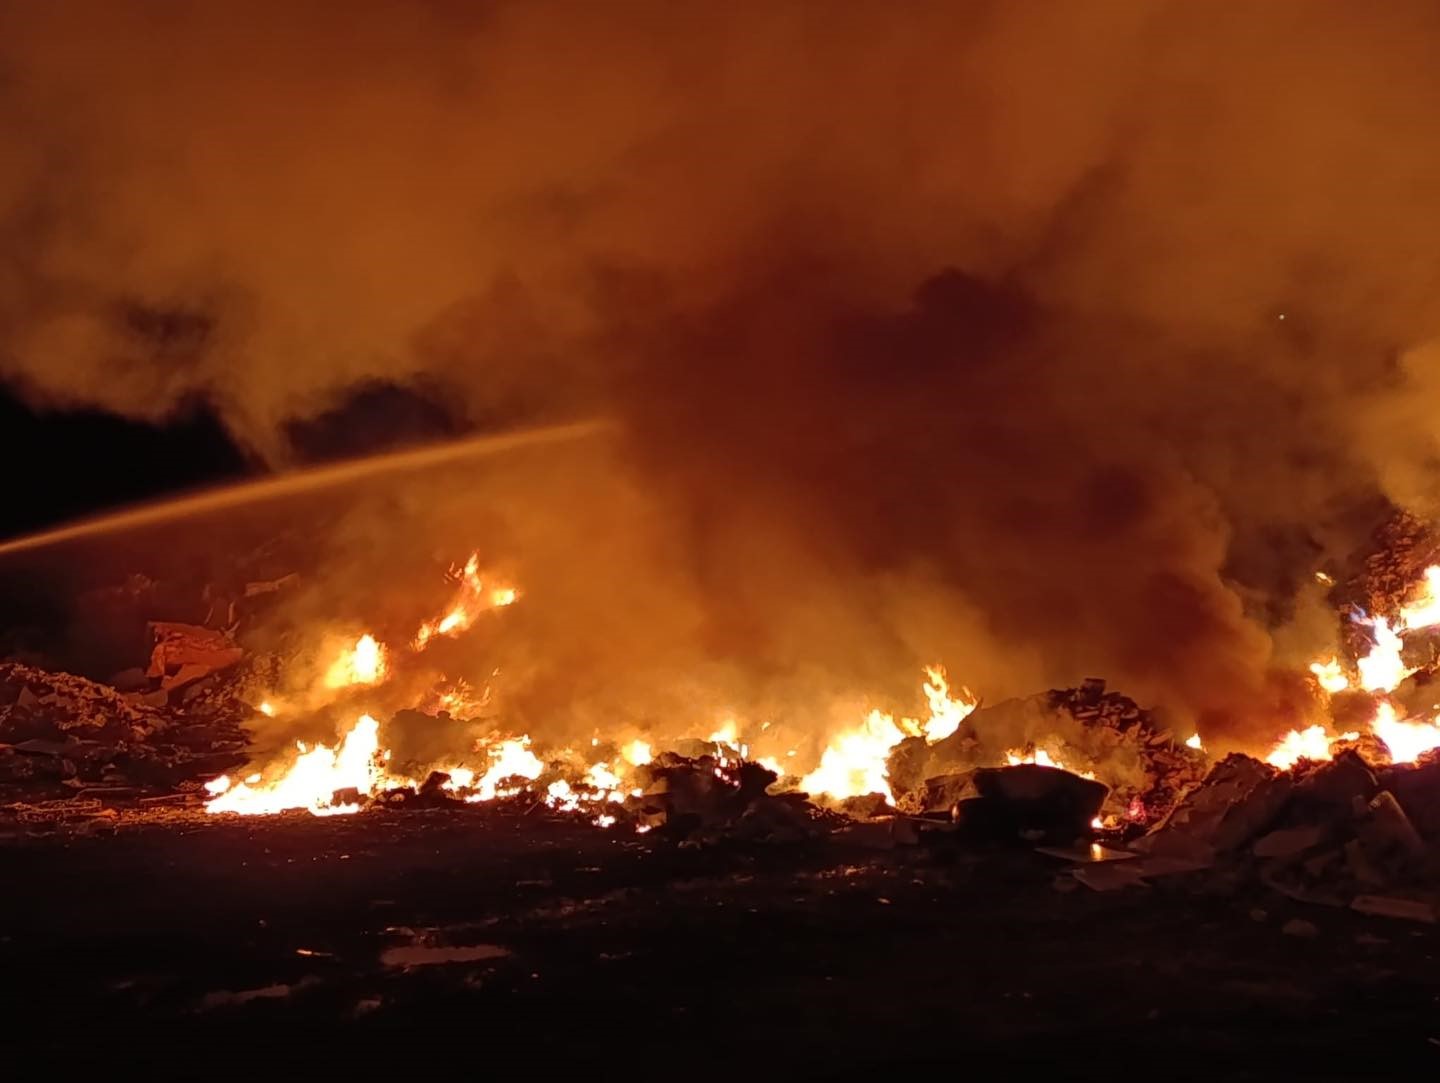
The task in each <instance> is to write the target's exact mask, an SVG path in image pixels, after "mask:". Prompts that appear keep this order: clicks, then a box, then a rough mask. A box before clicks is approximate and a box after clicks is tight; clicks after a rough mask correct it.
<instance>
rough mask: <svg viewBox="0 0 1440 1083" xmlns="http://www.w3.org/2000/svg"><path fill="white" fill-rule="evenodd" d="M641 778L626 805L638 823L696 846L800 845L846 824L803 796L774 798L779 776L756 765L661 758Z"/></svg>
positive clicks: (641, 772)
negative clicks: (733, 842)
mask: <svg viewBox="0 0 1440 1083" xmlns="http://www.w3.org/2000/svg"><path fill="white" fill-rule="evenodd" d="M639 775H640V779H641V782H642V792H641V794H640V796H639V797H633V798H630V799H629V800H628V801H627V802H626V806H627V808H628V809H629V810H630V811H631V813H632V814H633V815H634V816H635V818H636V822H637V823H638V824H640V825H641V826H643V827H647V828H652V827H654V828H663V829H664V830H665V831H666V832H668V833H671V834H676V835H679V836H682V837H688V838H693V839H695V840H697V841H715V840H718V839H720V838H727V839H748V840H757V841H759V840H763V841H769V842H798V841H800V840H802V839H807V838H813V837H815V836H816V835H818V834H820V833H822V832H823V831H825V830H827V829H828V828H830V827H834V826H837V825H840V824H848V823H849V822H850V819H849V817H846V816H845V815H843V814H841V813H835V812H827V811H825V810H822V809H820V808H817V807H816V806H815V805H813V804H811V803H810V801H809V799H808V798H807V796H806V795H805V794H803V793H780V794H772V793H771V792H770V787H771V786H772V785H774V783H775V781H776V780H777V778H778V777H779V776H777V775H776V773H775V772H774V771H772V770H770V769H769V768H767V767H762V766H761V765H760V764H758V763H751V762H749V761H744V760H741V761H736V760H730V759H723V758H717V757H715V756H711V755H704V756H700V757H697V758H693V759H692V758H689V757H686V756H682V755H678V754H676V753H673V752H663V753H661V754H660V755H659V756H657V757H656V758H655V759H654V760H652V761H651V762H650V763H649V764H646V765H645V766H644V767H641V768H640V769H639Z"/></svg>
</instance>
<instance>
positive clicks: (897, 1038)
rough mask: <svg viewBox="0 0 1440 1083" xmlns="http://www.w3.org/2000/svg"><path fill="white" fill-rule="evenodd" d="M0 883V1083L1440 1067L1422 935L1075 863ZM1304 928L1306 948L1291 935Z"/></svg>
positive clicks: (504, 834)
mask: <svg viewBox="0 0 1440 1083" xmlns="http://www.w3.org/2000/svg"><path fill="white" fill-rule="evenodd" d="M0 861H3V863H4V864H3V867H4V870H5V872H4V886H3V890H0V997H3V1002H4V1012H3V1015H4V1018H5V1021H6V1024H7V1026H6V1028H5V1029H6V1031H7V1032H8V1034H9V1037H8V1038H7V1039H6V1041H5V1045H6V1054H5V1056H6V1057H7V1063H9V1064H12V1065H19V1064H23V1063H25V1061H24V1058H26V1057H29V1056H34V1057H36V1058H37V1059H39V1058H43V1060H44V1061H45V1062H48V1063H50V1064H55V1065H59V1064H64V1065H75V1064H77V1063H81V1062H88V1061H90V1060H92V1059H93V1060H96V1061H100V1062H103V1063H104V1064H106V1065H109V1066H112V1067H114V1066H121V1065H124V1064H126V1063H128V1062H130V1061H132V1060H137V1059H154V1058H158V1059H163V1060H164V1061H166V1062H168V1063H169V1064H170V1065H172V1066H174V1067H175V1069H176V1070H177V1071H178V1072H179V1073H180V1074H181V1075H184V1076H187V1077H199V1076H201V1075H213V1074H228V1072H226V1071H225V1066H226V1065H228V1066H229V1068H230V1069H231V1070H232V1071H240V1070H245V1069H246V1067H247V1066H248V1067H249V1068H250V1069H253V1068H254V1067H256V1066H257V1065H258V1064H266V1063H268V1064H270V1065H272V1066H273V1067H272V1072H274V1071H276V1070H278V1069H279V1067H280V1065H281V1064H283V1065H284V1071H283V1072H280V1073H279V1074H281V1075H289V1074H290V1073H292V1072H294V1071H298V1070H300V1068H301V1067H303V1066H308V1065H313V1064H323V1065H326V1066H328V1067H329V1068H331V1069H334V1070H336V1071H347V1072H358V1071H364V1070H366V1068H367V1067H369V1066H373V1065H374V1064H376V1063H378V1061H377V1060H375V1059H374V1058H377V1057H382V1058H385V1059H386V1060H390V1059H395V1058H398V1059H400V1060H401V1061H402V1062H407V1063H408V1064H410V1065H411V1067H412V1068H413V1071H414V1072H415V1073H421V1074H422V1076H433V1075H434V1074H435V1073H437V1072H438V1073H443V1074H447V1075H448V1074H451V1072H452V1071H460V1072H461V1074H462V1077H467V1076H468V1075H470V1074H471V1072H470V1071H469V1070H467V1066H468V1069H475V1068H477V1067H478V1066H481V1065H486V1064H488V1065H490V1066H492V1067H495V1068H498V1067H499V1066H500V1065H501V1064H502V1063H508V1056H509V1055H513V1056H516V1057H519V1058H521V1059H520V1061H519V1062H518V1063H519V1064H522V1065H524V1064H528V1065H530V1066H531V1071H532V1072H538V1073H539V1074H538V1075H537V1076H536V1078H546V1077H547V1076H546V1073H545V1066H546V1065H547V1064H550V1063H554V1062H557V1061H562V1060H571V1059H575V1058H583V1059H586V1060H591V1061H593V1062H595V1063H597V1064H598V1065H600V1066H601V1067H602V1068H603V1069H604V1070H603V1071H602V1072H601V1075H603V1076H610V1075H626V1076H632V1077H634V1076H637V1075H638V1076H644V1077H656V1076H670V1075H674V1076H677V1077H679V1078H685V1077H704V1076H709V1075H720V1074H725V1075H731V1076H733V1075H734V1072H735V1071H736V1069H737V1068H738V1069H739V1070H742V1071H746V1072H748V1073H751V1074H754V1075H756V1076H759V1077H761V1078H766V1077H773V1076H777V1075H781V1074H788V1075H795V1074H796V1073H798V1075H799V1077H800V1078H813V1077H815V1076H822V1075H840V1074H848V1073H852V1072H855V1071H856V1070H857V1069H859V1068H861V1067H862V1066H863V1065H865V1064H867V1063H870V1062H891V1063H901V1062H918V1061H935V1060H952V1061H955V1062H958V1063H959V1064H960V1065H962V1066H969V1067H970V1068H972V1069H973V1068H977V1067H979V1066H981V1065H992V1064H1008V1065H1011V1066H1015V1065H1019V1064H1022V1063H1024V1062H1027V1061H1035V1060H1041V1061H1055V1062H1059V1063H1060V1064H1062V1065H1064V1066H1065V1069H1066V1074H1067V1076H1068V1077H1094V1076H1104V1077H1106V1078H1113V1079H1124V1078H1126V1077H1127V1075H1128V1074H1129V1072H1131V1071H1132V1070H1138V1071H1143V1072H1144V1073H1145V1075H1146V1077H1147V1078H1149V1077H1153V1076H1155V1075H1156V1074H1157V1073H1159V1074H1163V1075H1164V1076H1166V1077H1181V1078H1185V1077H1190V1076H1192V1075H1195V1074H1199V1073H1201V1072H1202V1071H1210V1070H1211V1066H1216V1067H1220V1072H1219V1075H1218V1077H1219V1078H1250V1077H1253V1078H1261V1077H1266V1078H1275V1077H1276V1076H1277V1075H1279V1076H1281V1077H1283V1076H1285V1075H1288V1074H1292V1073H1298V1072H1301V1071H1304V1072H1305V1073H1306V1074H1308V1075H1310V1076H1312V1077H1313V1076H1315V1075H1317V1074H1322V1075H1329V1076H1338V1077H1344V1076H1353V1075H1363V1074H1369V1075H1376V1074H1402V1073H1403V1074H1411V1073H1414V1072H1417V1071H1430V1072H1433V1071H1434V1069H1435V1068H1436V1067H1440V964H1437V955H1440V931H1437V929H1436V928H1435V927H1433V926H1424V925H1412V924H1409V923H1406V922H1403V921H1387V920H1384V919H1378V918H1364V917H1361V916H1359V915H1354V914H1351V913H1348V912H1345V911H1338V910H1328V909H1323V908H1307V907H1303V906H1301V905H1299V904H1296V903H1291V902H1289V901H1287V900H1284V899H1280V898H1278V897H1275V896H1273V895H1268V894H1265V893H1263V892H1259V891H1252V890H1250V889H1237V888H1234V887H1230V888H1226V889H1222V888H1221V885H1219V884H1217V883H1216V882H1215V881H1214V880H1213V879H1211V880H1210V881H1208V885H1209V887H1208V890H1206V891H1201V890H1198V889H1197V885H1195V884H1194V883H1193V882H1192V883H1191V884H1188V885H1182V884H1181V883H1179V882H1166V883H1165V884H1164V885H1163V886H1160V887H1155V888H1150V889H1137V888H1131V889H1128V890H1123V891H1114V892H1108V893H1103V894H1099V893H1093V892H1090V891H1089V890H1087V889H1085V888H1077V889H1075V890H1070V891H1061V890H1057V888H1056V886H1055V883H1056V873H1057V871H1058V870H1059V869H1060V868H1061V867H1062V866H1061V863H1060V862H1058V861H1055V860H1054V859H1051V858H1045V857H1042V856H1040V855H1036V854H1032V853H1027V852H1014V851H1011V852H989V853H975V852H971V851H961V850H958V849H957V850H951V851H948V852H946V851H937V850H934V849H929V850H921V849H916V848H912V849H908V850H895V851H888V852H884V853H876V852H873V851H847V850H844V849H842V848H840V847H838V846H836V845H834V844H833V843H830V842H820V843H810V844H806V845H805V846H803V847H797V848H778V847H765V848H760V847H754V846H751V847H746V848H738V847H737V848H725V847H721V848H709V849H704V850H699V849H686V848H679V847H677V846H676V845H675V844H674V843H673V842H670V841H666V840H663V839H656V838H654V837H653V836H645V837H640V838H637V837H635V836H633V835H629V834H628V833H626V834H620V833H614V832H604V831H598V830H593V829H589V828H585V827H578V826H573V825H567V824H557V823H546V822H540V821H537V820H534V819H529V818H526V819H503V818H498V817H495V816H487V815H483V814H465V813H407V814H395V813H384V812H377V813H370V814H366V815H361V816H353V817H339V818H335V819H327V820H317V819H313V818H311V817H309V816H304V815H299V816H295V817H289V816H286V817H280V818H267V819H259V820H249V821H236V820H226V821H219V822H196V821H182V822H177V823H168V824H142V825H131V826H122V827H121V828H120V830H119V831H118V832H117V833H115V834H106V835H103V836H91V835H86V836H76V835H65V834H51V835H48V836H33V835H22V834H18V833H16V834H14V835H12V837H10V838H9V839H7V840H5V841H4V842H3V844H0ZM1202 883H1205V882H1204V881H1202ZM1067 886H1068V885H1067ZM1295 918H1300V919H1302V920H1303V921H1306V922H1310V923H1313V928H1310V927H1306V926H1301V927H1300V928H1299V930H1298V932H1299V933H1300V934H1301V935H1297V930H1296V929H1295V928H1292V929H1291V930H1290V931H1288V932H1282V928H1283V927H1284V926H1285V925H1286V923H1287V922H1290V921H1291V920H1292V919H1295ZM1306 934H1308V935H1306ZM282 1050H283V1051H284V1052H282ZM497 1058H506V1059H505V1060H501V1059H497ZM202 1065H208V1067H206V1068H203V1069H202V1067H201V1066H202ZM1215 1077H1217V1076H1213V1075H1212V1078H1215Z"/></svg>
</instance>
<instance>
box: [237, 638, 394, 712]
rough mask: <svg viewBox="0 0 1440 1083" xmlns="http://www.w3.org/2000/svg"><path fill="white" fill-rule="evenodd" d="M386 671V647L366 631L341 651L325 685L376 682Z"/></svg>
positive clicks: (332, 686)
mask: <svg viewBox="0 0 1440 1083" xmlns="http://www.w3.org/2000/svg"><path fill="white" fill-rule="evenodd" d="M385 672H386V663H385V648H384V647H382V646H381V645H380V644H379V642H377V641H376V639H375V637H374V636H372V635H371V634H370V633H369V632H366V633H365V634H364V635H362V636H361V637H360V638H359V639H357V640H356V641H355V644H354V646H352V647H348V648H346V649H345V650H343V651H341V652H340V656H339V657H338V658H336V659H335V661H334V662H332V663H331V665H330V668H329V669H328V670H326V671H325V687H326V688H349V687H350V686H351V685H356V684H376V683H378V682H379V681H380V679H381V678H383V677H384V676H385ZM262 709H263V708H262Z"/></svg>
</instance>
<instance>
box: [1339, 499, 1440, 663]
mask: <svg viewBox="0 0 1440 1083" xmlns="http://www.w3.org/2000/svg"><path fill="white" fill-rule="evenodd" d="M1436 563H1440V536H1437V534H1436V533H1435V531H1434V530H1433V529H1432V528H1431V527H1430V526H1429V524H1427V523H1425V522H1424V521H1423V520H1421V519H1418V518H1416V517H1415V516H1413V515H1411V514H1410V513H1409V512H1404V511H1400V512H1396V513H1395V514H1394V515H1393V516H1391V518H1390V519H1389V520H1387V521H1386V522H1385V523H1384V524H1383V525H1381V527H1380V528H1379V529H1378V530H1376V531H1375V535H1374V538H1373V543H1372V545H1371V547H1370V548H1369V549H1368V551H1367V554H1366V555H1365V556H1364V557H1363V559H1362V561H1361V563H1360V566H1359V568H1358V569H1357V570H1356V571H1355V572H1354V573H1353V574H1351V575H1349V576H1347V577H1346V579H1345V582H1344V584H1343V587H1342V590H1341V591H1340V592H1339V593H1340V594H1341V595H1342V596H1343V597H1342V598H1341V599H1340V601H1342V602H1344V603H1348V604H1351V605H1356V606H1359V607H1360V608H1361V609H1363V610H1364V611H1365V612H1367V613H1387V614H1388V613H1396V612H1398V611H1399V610H1400V608H1401V606H1403V605H1404V604H1405V602H1406V600H1407V599H1408V597H1409V596H1410V594H1411V592H1412V591H1413V590H1414V588H1415V584H1416V583H1418V582H1420V581H1421V579H1422V577H1423V576H1424V573H1425V569H1426V568H1427V567H1429V566H1430V565H1432V564H1436ZM1360 653H1364V652H1363V651H1362V652H1360Z"/></svg>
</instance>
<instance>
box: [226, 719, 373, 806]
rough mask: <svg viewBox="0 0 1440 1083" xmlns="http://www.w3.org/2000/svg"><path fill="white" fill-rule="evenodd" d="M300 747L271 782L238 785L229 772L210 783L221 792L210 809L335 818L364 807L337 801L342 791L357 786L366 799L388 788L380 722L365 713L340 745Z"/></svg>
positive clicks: (299, 743)
mask: <svg viewBox="0 0 1440 1083" xmlns="http://www.w3.org/2000/svg"><path fill="white" fill-rule="evenodd" d="M296 749H297V750H298V752H299V755H298V756H297V757H296V758H295V762H294V763H292V764H291V765H290V767H289V768H288V769H287V770H286V771H285V772H284V773H283V774H281V775H280V776H279V777H278V778H275V779H272V780H270V781H268V782H266V781H263V779H260V780H255V781H254V782H251V781H250V780H247V781H245V782H241V783H240V784H238V785H232V784H231V783H230V780H229V778H228V777H227V776H224V775H222V776H221V777H220V778H218V779H215V780H214V782H212V783H211V784H210V786H209V787H207V788H208V789H210V791H211V793H213V794H214V795H215V796H214V798H213V799H212V800H211V801H210V802H209V803H208V804H207V805H206V806H205V808H206V810H207V811H209V812H239V813H245V814H247V815H259V814H262V813H267V812H284V811H285V810H286V809H306V810H308V811H310V812H312V813H314V814H315V815H316V816H333V815H335V814H337V813H345V812H358V811H359V810H360V805H359V804H358V803H357V802H355V801H349V802H339V803H337V802H336V800H335V795H336V794H337V793H339V792H340V791H342V790H354V791H355V792H356V793H357V794H358V795H359V796H361V797H369V796H372V795H373V794H375V793H376V792H378V791H379V790H380V789H381V788H383V786H382V784H383V780H384V778H385V771H384V768H383V766H382V765H381V761H380V757H379V750H380V723H378V722H376V721H375V719H373V718H371V717H370V716H369V715H368V714H367V715H361V716H360V718H359V720H358V721H357V722H356V723H355V725H354V726H352V727H351V729H350V731H349V732H348V733H346V734H345V736H344V737H343V738H342V739H341V740H340V741H339V742H338V744H337V745H336V747H334V748H331V747H330V746H329V745H316V746H315V747H314V748H306V746H305V745H304V743H303V742H297V744H296Z"/></svg>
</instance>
